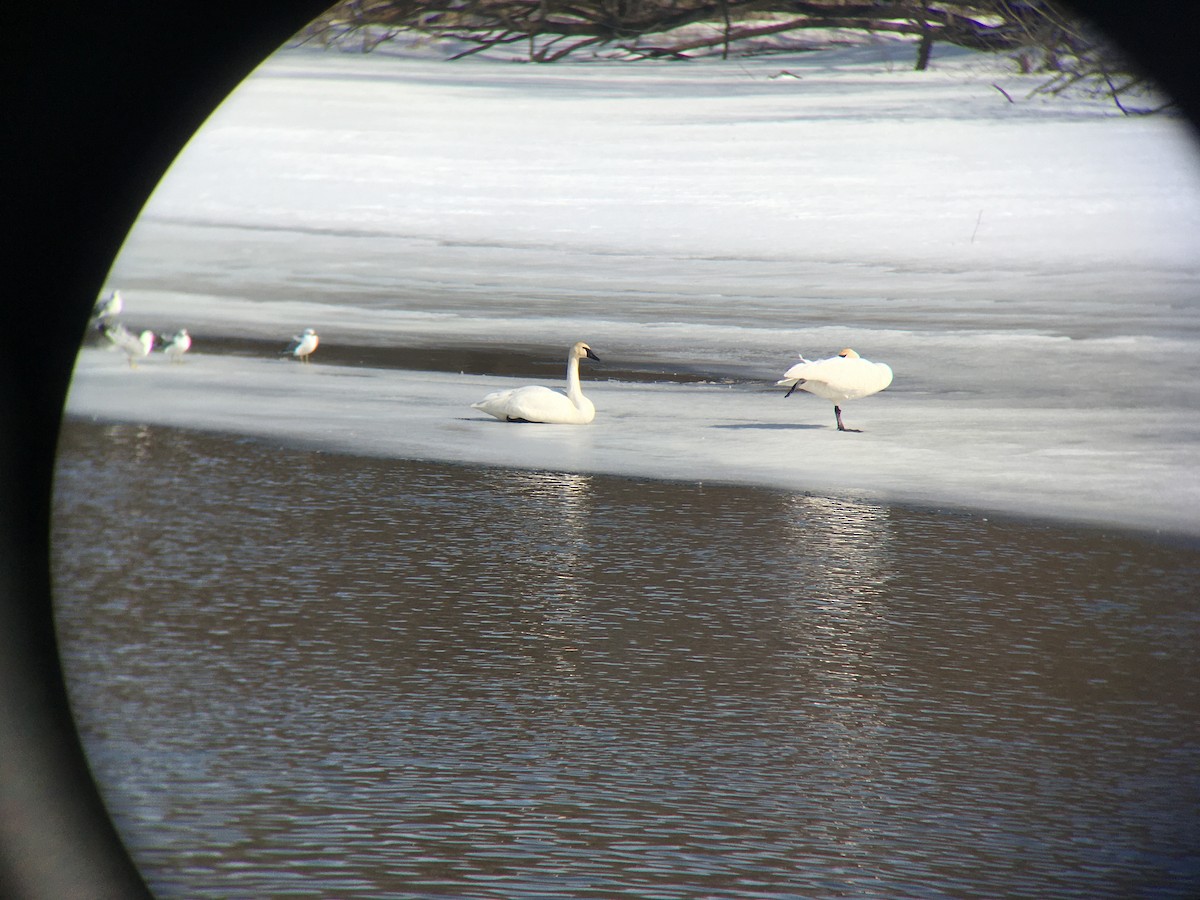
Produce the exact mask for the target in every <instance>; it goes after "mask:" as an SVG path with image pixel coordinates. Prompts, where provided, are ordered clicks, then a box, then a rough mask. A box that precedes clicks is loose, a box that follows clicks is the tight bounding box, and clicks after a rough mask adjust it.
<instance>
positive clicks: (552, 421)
mask: <svg viewBox="0 0 1200 900" xmlns="http://www.w3.org/2000/svg"><path fill="white" fill-rule="evenodd" d="M581 359H594V360H596V361H597V362H599V361H600V357H598V356H597V355H596V354H595V353H593V352H592V348H591V347H589V346H588V345H587V344H585V343H584V342H583V341H580V342H579V343H577V344H575V345H574V346H572V347H571V349H570V350H569V351H568V352H567V390H566V392H565V393H564V392H562V391H556V390H551V389H550V388H548V387H542V386H541V385H529V386H528V387H519V388H510V389H509V390H507V391H493V392H492V393H490V394H488V395H487V396H486V397H484V398H483V399H482V400H480V401H479V402H478V403H472V404H471V408H472V409H478V410H480V411H481V412H485V413H487V414H488V415H489V416H495V417H496V418H497V419H499V420H500V421H502V422H542V423H545V424H548V425H586V424H587V423H588V422H590V421H592V419H594V418H596V407H595V406H593V405H592V401H591V400H589V399H588V398H587V397H585V396H583V388H581V387H580V386H579V360H581Z"/></svg>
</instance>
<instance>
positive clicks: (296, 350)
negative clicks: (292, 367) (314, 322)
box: [283, 328, 321, 362]
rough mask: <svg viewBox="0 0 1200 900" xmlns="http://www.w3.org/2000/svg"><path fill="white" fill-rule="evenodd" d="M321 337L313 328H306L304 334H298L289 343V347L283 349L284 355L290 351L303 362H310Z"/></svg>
mask: <svg viewBox="0 0 1200 900" xmlns="http://www.w3.org/2000/svg"><path fill="white" fill-rule="evenodd" d="M320 342H321V339H320V338H319V337H317V333H316V332H315V331H313V330H312V329H311V328H305V329H304V333H303V334H297V335H295V336H294V337H293V338H292V342H291V343H290V344H288V345H287V349H286V350H284V351H283V355H284V356H287V355H288V354H289V353H290V354H291V355H292V356H294V357H296V359H298V360H300V361H301V362H308V357H309V356H311V355H312V352H313V351H314V350H316V349H317V344H319V343H320Z"/></svg>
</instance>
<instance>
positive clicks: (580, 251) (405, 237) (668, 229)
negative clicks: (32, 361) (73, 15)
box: [68, 41, 1200, 534]
mask: <svg viewBox="0 0 1200 900" xmlns="http://www.w3.org/2000/svg"><path fill="white" fill-rule="evenodd" d="M910 49H911V48H909V47H907V46H906V45H902V44H901V42H897V41H878V42H874V43H868V44H866V45H864V46H858V47H850V48H841V49H833V50H827V51H823V52H814V53H803V54H796V55H794V56H789V57H756V58H752V59H740V60H730V61H726V62H722V61H720V60H715V59H714V60H704V61H695V62H686V63H680V62H672V63H641V64H631V63H614V62H603V61H580V62H568V63H557V64H554V65H551V66H535V65H519V64H515V63H513V62H510V61H505V60H501V59H483V58H470V59H466V60H461V61H457V62H453V63H447V62H443V61H440V60H436V59H431V58H428V57H427V56H421V55H396V54H382V53H377V54H368V55H347V54H340V53H336V52H320V51H312V50H286V51H281V52H280V53H278V54H276V55H275V56H273V57H272V58H270V59H269V60H268V61H267V62H266V63H264V65H263V66H262V67H261V68H260V69H259V71H258V72H256V73H255V74H254V75H253V76H252V77H251V78H250V79H248V80H247V81H246V82H245V83H244V84H243V85H242V86H241V87H240V88H239V89H238V90H237V91H236V92H235V93H234V94H233V95H232V96H231V97H230V99H229V100H228V101H227V102H226V103H225V104H224V105H223V106H222V107H221V108H219V109H218V110H217V111H216V112H215V113H214V115H213V116H212V117H211V119H210V120H209V122H208V123H207V124H206V126H205V127H204V128H203V129H201V131H200V132H198V134H197V135H196V136H195V137H194V139H193V140H192V142H191V143H190V144H189V146H188V147H187V148H186V149H185V151H184V152H183V154H181V156H180V158H179V159H178V160H177V162H176V164H175V165H174V166H173V167H172V169H171V171H170V172H169V173H168V175H167V177H166V178H165V179H164V181H163V183H162V184H161V185H160V186H159V188H158V190H157V191H156V192H155V194H154V195H153V197H152V198H151V200H150V202H149V203H148V204H147V207H146V209H145V210H144V212H143V215H142V217H141V218H140V219H139V221H138V224H137V225H136V226H135V228H134V230H133V231H132V232H131V234H130V236H129V238H128V240H127V242H126V244H125V247H124V249H123V251H122V253H121V255H120V256H119V257H118V259H117V260H116V261H115V263H114V266H113V270H112V273H111V276H110V279H109V280H110V285H109V287H119V288H120V289H121V290H122V293H123V295H124V296H125V299H126V315H125V319H126V321H128V322H130V323H133V324H136V327H138V328H140V327H154V328H156V329H158V330H170V331H174V330H176V329H177V328H179V327H187V328H188V329H189V330H190V331H191V332H192V334H193V335H194V336H195V344H194V346H193V351H192V353H190V354H189V357H188V359H187V360H186V365H179V366H172V367H170V369H168V368H167V366H166V365H165V361H162V360H158V359H152V360H149V361H147V362H145V363H142V364H141V365H140V366H139V368H138V370H136V371H130V370H129V369H128V366H126V365H125V364H124V361H123V360H122V359H120V358H118V357H116V356H114V355H113V354H110V353H105V352H103V351H101V350H96V349H90V348H89V349H85V350H84V351H83V352H82V354H81V356H80V362H79V366H78V368H77V371H76V377H75V381H74V384H73V388H72V392H71V395H70V397H69V399H68V411H69V412H71V413H72V414H78V415H90V416H96V417H100V418H105V419H115V420H138V421H149V422H163V423H169V424H181V425H187V426H190V427H199V428H210V429H224V430H229V431H232V432H235V433H245V434H255V435H263V436H269V437H272V438H278V439H281V440H292V441H304V442H306V443H310V444H313V443H315V444H316V445H318V446H324V447H328V448H330V449H336V450H345V451H351V452H362V453H367V454H371V455H384V456H396V457H405V458H422V459H439V460H447V461H456V462H472V463H484V464H489V465H491V464H495V465H523V466H532V467H539V468H541V467H545V468H560V469H568V470H573V471H595V472H611V473H615V474H623V475H634V476H646V477H667V478H685V479H699V480H713V479H717V480H721V481H733V482H745V483H754V484H768V485H776V486H780V487H786V488H791V489H800V490H810V491H820V492H832V493H842V494H854V495H856V496H864V497H876V498H881V499H895V500H915V501H919V502H922V503H932V504H946V505H965V506H973V507H978V508H984V509H1000V510H1005V511H1010V512H1020V513H1028V514H1036V515H1048V516H1056V517H1060V518H1066V519H1071V520H1077V521H1087V522H1104V523H1115V524H1123V525H1132V526H1136V527H1143V528H1160V529H1166V530H1170V531H1175V532H1187V533H1190V534H1197V533H1200V517H1197V516H1196V514H1195V510H1196V509H1197V508H1200V478H1198V477H1197V474H1196V469H1197V465H1196V464H1197V462H1198V461H1200V459H1198V456H1200V454H1198V452H1197V451H1198V447H1200V422H1197V416H1196V410H1197V409H1198V408H1200V352H1198V351H1200V346H1198V342H1200V302H1198V301H1200V279H1198V277H1197V276H1198V275H1200V252H1198V251H1200V166H1198V165H1197V155H1196V147H1195V145H1194V143H1193V140H1192V135H1191V133H1190V132H1189V131H1188V130H1187V128H1186V127H1185V126H1184V125H1183V124H1182V123H1180V122H1179V121H1177V120H1173V119H1170V118H1165V117H1148V118H1133V117H1123V116H1121V115H1120V114H1119V113H1118V112H1117V110H1116V109H1115V108H1114V107H1112V106H1111V105H1105V104H1104V103H1102V102H1099V101H1093V100H1088V99H1086V98H1074V99H1062V100H1058V101H1053V100H1049V99H1047V98H1043V97H1035V96H1031V95H1030V91H1031V90H1032V89H1033V88H1034V87H1035V86H1036V85H1037V84H1038V83H1039V79H1038V78H1037V77H1036V76H1034V77H1031V76H1020V75H1017V74H1014V73H1013V72H1011V71H1005V64H1004V61H1003V60H997V59H994V58H990V57H982V56H977V55H974V54H970V53H965V52H961V51H948V50H947V51H943V52H942V54H941V56H940V57H935V63H936V64H937V67H936V68H935V70H933V71H930V72H925V73H915V72H911V71H908V70H907V68H905V67H906V66H907V65H909V61H910V60H911V56H909V55H908V51H909V50H910ZM785 71H786V72H787V73H791V74H789V75H787V76H784V77H778V76H779V75H780V73H781V72H785ZM794 76H798V77H794ZM995 85H999V86H1000V87H1002V88H1003V89H1004V90H1005V92H1007V93H1008V94H1009V95H1010V96H1012V97H1013V98H1014V100H1016V102H1014V103H1010V102H1008V101H1007V100H1006V99H1005V97H1004V96H1003V95H1002V94H1001V93H1000V91H998V90H997V89H996V87H995ZM308 326H311V327H314V328H316V329H317V331H318V332H319V333H320V335H321V341H322V345H321V350H318V351H317V353H316V354H314V356H313V363H314V364H313V365H312V366H309V367H299V366H296V365H294V364H293V365H289V364H288V363H287V362H285V361H280V360H276V359H250V358H244V357H235V356H230V355H222V354H220V353H207V354H206V353H205V346H204V345H205V337H208V338H210V339H213V338H220V337H228V336H241V335H244V336H251V337H255V338H259V339H263V340H278V341H279V343H280V346H281V347H282V346H283V344H285V343H286V341H287V339H288V338H290V336H291V335H293V334H296V333H298V331H299V330H301V329H303V328H304V327H308ZM581 339H583V340H587V341H588V342H589V343H590V344H591V345H592V347H593V348H594V349H595V350H596V352H597V353H598V354H599V355H600V357H601V358H602V359H603V360H604V364H602V365H599V366H591V367H588V366H585V367H584V381H585V391H586V392H587V393H588V395H589V396H590V397H592V398H593V400H594V401H595V403H596V406H597V409H598V414H597V419H596V422H595V423H593V424H592V425H589V426H586V427H582V428H569V427H559V428H554V427H551V426H544V427H543V426H506V425H504V424H502V423H498V422H494V421H491V420H488V419H487V417H484V416H482V415H480V414H475V413H473V412H472V411H471V410H470V409H469V408H468V406H469V404H470V403H471V402H473V401H475V400H477V399H479V397H481V396H482V395H483V394H484V393H487V392H488V391H489V390H493V389H497V388H499V387H507V386H516V385H519V384H523V383H533V382H540V383H547V384H553V383H561V379H562V374H561V373H562V365H563V361H564V360H565V354H566V349H567V347H568V346H569V345H570V344H571V343H573V342H574V341H576V340H581ZM339 344H340V345H346V346H349V345H356V344H364V345H367V344H369V345H372V346H379V345H384V346H395V347H407V348H412V347H440V348H445V347H460V348H482V347H493V348H495V349H496V350H497V352H499V353H501V354H503V352H504V351H505V349H506V348H513V347H523V348H529V347H533V348H537V351H538V352H539V353H540V354H541V355H542V356H543V357H544V358H546V360H547V368H546V369H545V371H546V372H551V373H554V374H550V375H541V374H539V375H538V376H537V377H536V378H530V377H526V378H521V379H516V380H509V379H501V378H495V377H485V376H481V375H478V374H474V375H473V374H466V375H460V374H457V373H455V372H408V371H396V370H379V369H368V368H346V367H341V366H331V365H328V364H324V365H323V364H322V363H321V357H322V350H325V351H326V356H328V349H327V348H329V347H333V346H337V345H339ZM210 346H213V342H212V341H211V340H210ZM846 346H849V347H854V348H855V349H856V350H858V351H859V352H860V353H861V354H862V355H863V356H864V357H867V358H868V359H872V360H877V361H881V362H887V363H888V364H889V365H891V366H892V368H893V370H894V371H895V373H896V377H895V382H894V384H893V385H892V386H891V387H890V388H889V389H888V390H887V391H885V392H884V393H882V394H879V395H876V396H875V397H872V398H869V399H866V400H863V401H860V402H856V403H851V404H847V405H846V406H845V409H844V413H845V419H846V422H847V425H848V426H849V427H860V428H863V429H864V433H862V434H838V433H836V432H835V431H834V430H833V429H832V422H833V411H832V406H831V404H828V403H826V402H825V401H821V400H818V399H816V398H813V397H807V396H799V395H796V396H793V397H791V398H789V399H788V400H787V401H784V400H782V399H781V396H782V391H781V390H776V389H773V388H771V387H769V385H771V384H773V382H774V380H776V379H777V378H778V377H779V376H780V374H781V373H782V372H783V371H784V370H785V369H787V368H788V366H789V365H790V364H791V363H792V362H793V361H794V359H795V357H796V355H797V354H798V353H801V352H802V353H804V355H805V356H807V357H809V358H815V357H821V356H828V355H832V354H833V353H836V352H837V351H838V350H840V349H841V348H842V347H846ZM629 364H649V365H651V366H656V367H659V368H661V370H662V371H663V372H671V371H676V370H685V371H689V372H692V373H699V374H698V376H697V377H699V378H700V379H701V380H702V381H707V382H708V383H692V384H682V385H681V384H664V383H655V384H636V383H631V382H621V381H613V380H606V379H607V378H608V377H609V376H606V375H605V367H606V366H614V365H615V366H617V367H621V366H624V365H629Z"/></svg>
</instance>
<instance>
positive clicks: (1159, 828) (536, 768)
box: [54, 421, 1200, 898]
mask: <svg viewBox="0 0 1200 900" xmlns="http://www.w3.org/2000/svg"><path fill="white" fill-rule="evenodd" d="M54 548H55V563H54V565H55V578H56V584H57V596H56V604H57V615H58V622H59V628H60V640H61V645H62V650H63V654H64V657H65V660H64V662H65V666H66V669H67V673H68V679H69V682H70V688H71V692H72V697H73V703H74V706H75V710H76V715H77V719H78V723H79V727H80V730H81V733H82V735H83V739H84V742H85V745H86V747H87V749H88V752H89V754H90V757H91V760H92V763H93V766H94V769H95V772H96V774H97V776H98V778H99V780H100V782H101V784H102V787H103V790H104V793H105V796H106V798H107V801H108V803H109V805H110V808H111V810H112V812H113V814H114V816H115V818H116V820H117V822H118V825H119V827H120V829H121V831H122V833H123V834H124V836H125V838H126V841H127V843H128V844H129V846H130V848H131V849H132V851H133V853H134V856H135V858H136V859H137V861H138V863H139V864H140V866H141V867H142V870H143V872H144V874H145V875H146V877H147V878H148V880H149V882H150V883H151V885H152V886H153V887H154V888H155V890H156V891H157V892H158V893H159V894H160V895H161V896H164V897H183V898H225V897H268V896H269V897H293V896H294V897H338V898H359V897H362V898H366V897H380V896H395V897H473V898H514V897H534V898H567V897H594V898H612V897H622V896H627V897H638V898H701V897H722V898H724V897H729V898H737V897H741V898H771V897H940V896H966V895H971V896H991V897H998V896H1009V897H1038V898H1045V897H1088V898H1095V897H1131V896H1134V897H1193V896H1196V895H1197V894H1198V893H1200V601H1198V600H1197V596H1196V595H1197V589H1196V585H1197V583H1200V550H1198V549H1197V548H1196V547H1195V546H1187V545H1179V544H1172V543H1169V542H1155V541H1153V540H1150V539H1148V538H1144V537H1140V536H1136V535H1125V534H1104V533H1101V532H1097V531H1094V530H1072V529H1069V528H1063V527H1061V526H1049V525H1042V524H1038V523H1029V522H1015V521H1010V520H1000V519H995V518H992V519H984V518H982V517H979V516H970V515H963V514H953V513H937V512H930V511H920V510H913V509H904V508H896V507H887V506H879V505H873V504H870V503H863V502H856V501H850V500H831V499H826V498H821V497H811V496H805V495H799V494H794V493H787V492H780V491H770V490H756V489H750V488H743V487H726V486H719V485H718V486H714V485H707V484H706V485H703V486H701V485H695V484H669V483H661V482H648V481H633V480H623V479H617V478H608V477H598V476H586V475H566V474H557V473H550V472H514V471H499V470H480V469H472V468H465V467H455V466H443V465H437V464H429V463H413V462H406V461H396V460H390V461H389V460H372V459H358V458H351V457H345V456H335V455H328V454H323V453H318V452H310V451H303V450H296V449H287V448H280V447H277V446H273V445H271V444H269V443H265V442H254V441H248V440H239V439H236V438H231V437H224V436H212V435H203V434H199V433H189V432H181V431H174V430H169V429H163V428H149V427H144V426H105V425H92V424H87V423H83V422H78V421H76V422H70V423H68V425H67V427H66V432H65V436H64V444H63V447H62V452H61V458H60V468H59V474H58V482H57V492H56V520H55V529H54Z"/></svg>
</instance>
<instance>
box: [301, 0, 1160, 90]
mask: <svg viewBox="0 0 1200 900" xmlns="http://www.w3.org/2000/svg"><path fill="white" fill-rule="evenodd" d="M814 29H847V30H854V31H865V32H870V33H884V34H898V35H908V36H911V37H913V38H914V39H915V45H916V60H915V67H916V68H917V69H919V70H920V69H925V68H927V67H928V66H929V65H930V62H931V59H932V58H933V55H934V47H935V45H937V44H939V43H940V44H952V45H957V46H961V47H969V48H972V49H976V50H985V51H993V52H1005V53H1008V54H1010V55H1011V56H1012V57H1013V58H1014V59H1015V60H1016V61H1017V64H1018V65H1019V66H1020V67H1021V68H1022V69H1023V70H1024V71H1026V72H1034V71H1042V72H1046V73H1047V76H1048V78H1047V81H1046V82H1044V83H1043V84H1042V85H1040V86H1039V88H1038V89H1037V91H1036V92H1037V93H1042V94H1047V95H1054V94H1058V93H1061V92H1063V91H1065V90H1068V89H1073V88H1081V87H1087V88H1088V89H1098V90H1102V91H1103V92H1105V93H1107V94H1108V95H1109V96H1111V97H1112V98H1113V100H1114V101H1115V102H1116V103H1117V105H1118V107H1119V108H1120V109H1121V110H1122V111H1123V112H1126V113H1131V112H1144V111H1150V110H1142V109H1134V108H1132V107H1131V106H1129V105H1128V104H1127V103H1124V102H1122V101H1123V98H1129V97H1132V96H1134V95H1135V94H1136V93H1137V92H1138V91H1140V90H1142V89H1143V88H1144V87H1145V86H1146V83H1145V80H1144V79H1142V78H1140V76H1138V75H1136V74H1135V73H1134V72H1133V71H1132V69H1131V67H1130V66H1129V65H1128V64H1127V63H1126V62H1125V61H1124V60H1123V59H1122V58H1121V57H1120V56H1119V55H1118V54H1116V52H1115V51H1114V50H1113V49H1112V47H1111V45H1110V44H1109V43H1107V42H1106V41H1104V40H1103V38H1102V37H1101V36H1100V35H1099V34H1097V33H1095V32H1094V30H1093V29H1089V28H1088V27H1087V26H1086V25H1084V24H1082V23H1081V22H1080V21H1079V20H1078V19H1077V18H1076V17H1074V16H1072V15H1070V14H1068V13H1067V12H1066V11H1064V9H1063V8H1061V7H1060V6H1059V4H1058V3H1056V2H1053V0H973V2H971V0H961V2H960V0H343V2H341V3H339V4H337V5H336V6H334V7H333V8H332V9H330V10H329V11H328V12H327V13H325V14H324V15H323V16H321V17H320V18H319V19H318V20H317V21H315V22H314V23H313V24H312V25H311V26H310V27H309V28H308V29H307V30H306V32H305V33H304V34H303V35H302V39H303V40H305V41H316V42H324V43H329V44H341V45H351V44H355V43H356V44H357V45H358V46H360V47H361V49H363V50H364V51H366V50H371V49H373V48H374V47H377V46H378V45H379V44H381V43H383V42H386V41H389V40H392V39H395V38H397V37H398V36H400V35H413V34H418V35H427V36H430V37H433V38H442V39H449V40H453V41H455V42H456V43H457V44H458V45H459V46H460V47H461V48H462V49H460V50H459V51H458V52H457V53H456V55H455V58H458V57H462V56H468V55H470V54H473V53H479V52H481V51H485V50H489V49H494V48H496V47H504V46H511V47H520V48H522V54H523V55H524V56H525V57H526V58H528V59H529V60H530V61H532V62H542V63H546V62H554V61H556V60H560V59H562V58H564V57H566V56H569V55H571V54H572V53H577V52H579V51H581V50H584V49H588V48H591V49H598V48H601V47H605V48H609V49H610V50H616V51H619V52H620V53H621V54H623V55H624V56H626V57H627V58H630V59H646V58H656V57H658V58H661V57H667V58H670V57H676V58H686V57H689V56H694V55H698V54H703V53H713V52H717V51H719V52H720V53H721V54H722V55H723V56H728V55H729V54H730V53H731V52H732V51H733V49H734V48H738V49H739V50H740V51H741V52H744V53H749V52H761V48H762V46H763V39H765V38H768V37H772V38H774V39H775V43H774V44H772V47H773V48H775V49H798V48H799V49H803V48H805V47H806V46H807V45H805V44H803V43H802V42H801V41H800V39H799V37H798V36H799V35H800V34H802V33H803V32H805V31H811V30H814ZM785 36H796V40H795V41H793V42H792V43H791V44H789V43H788V42H787V41H786V40H783V38H784V37H785Z"/></svg>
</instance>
